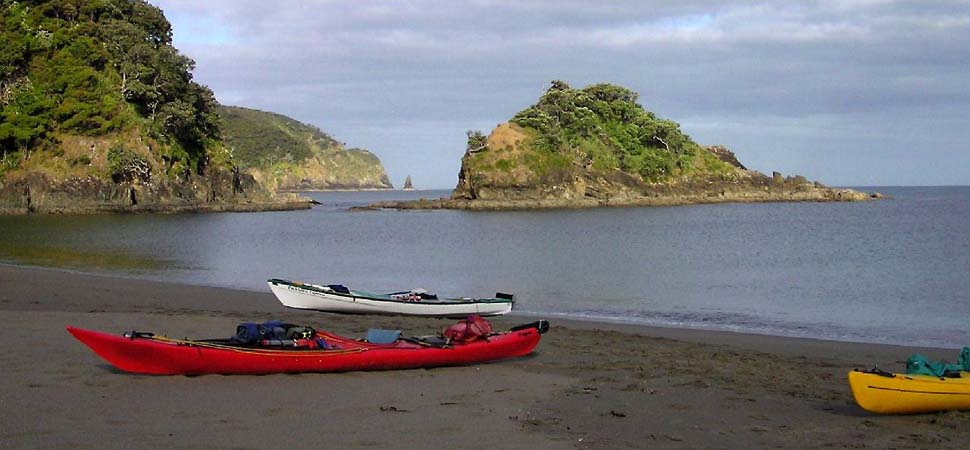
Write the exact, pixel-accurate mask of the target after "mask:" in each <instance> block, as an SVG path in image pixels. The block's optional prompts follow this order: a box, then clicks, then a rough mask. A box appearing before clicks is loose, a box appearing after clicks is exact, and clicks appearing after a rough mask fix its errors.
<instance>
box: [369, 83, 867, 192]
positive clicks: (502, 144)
mask: <svg viewBox="0 0 970 450" xmlns="http://www.w3.org/2000/svg"><path fill="white" fill-rule="evenodd" d="M637 97H638V94H637V93H635V92H633V91H631V90H629V89H626V88H623V87H620V86H615V85H611V84H596V85H591V86H587V87H585V88H582V89H574V88H571V87H570V86H568V85H567V84H566V83H563V82H561V81H554V82H553V83H552V86H551V87H550V88H549V90H548V91H546V93H545V94H544V95H543V96H542V97H541V98H540V99H539V101H538V103H536V104H535V105H533V106H530V107H529V108H526V109H525V110H523V111H520V112H519V113H518V114H516V115H515V116H514V117H513V118H512V119H511V120H509V121H508V122H505V123H502V124H500V125H498V126H497V127H496V128H495V129H494V130H493V131H492V132H491V133H490V134H489V135H487V136H486V135H484V134H483V133H481V132H479V131H469V132H468V145H467V148H466V152H465V155H464V157H463V158H462V164H461V171H460V172H459V174H458V185H457V187H456V188H455V189H454V191H453V193H452V195H451V198H446V199H437V200H417V201H398V202H379V203H375V204H373V205H371V207H373V208H398V209H436V208H448V209H476V210H492V209H528V208H581V207H597V206H641V205H680V204H694V203H720V202H774V201H862V200H867V199H869V198H872V197H874V196H878V194H872V195H870V194H866V193H863V192H858V191H854V190H851V189H834V188H829V187H826V186H823V185H822V184H820V183H817V182H811V181H809V180H807V179H806V178H805V177H803V176H788V177H785V176H783V175H782V174H780V173H777V172H774V173H773V174H772V175H771V176H767V175H765V174H762V173H760V172H756V171H753V170H748V169H747V168H746V167H745V166H744V165H742V164H741V162H739V161H738V159H737V157H736V156H735V155H734V153H733V152H731V151H730V150H728V149H727V148H725V147H722V146H702V145H700V144H698V143H696V142H694V141H693V140H692V139H691V138H690V137H689V136H688V135H686V134H684V133H683V132H682V131H681V130H680V126H679V125H678V124H677V123H676V122H673V121H671V120H667V119H662V118H659V117H657V116H656V115H655V114H654V113H652V112H650V111H647V110H646V109H644V108H643V107H642V106H641V105H640V104H639V103H637Z"/></svg>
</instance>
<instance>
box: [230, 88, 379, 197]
mask: <svg viewBox="0 0 970 450" xmlns="http://www.w3.org/2000/svg"><path fill="white" fill-rule="evenodd" d="M219 113H220V115H221V116H222V119H223V126H222V130H223V136H224V138H225V141H226V144H227V145H228V146H229V148H230V149H232V152H233V157H234V160H235V161H237V162H238V164H239V167H240V169H241V170H242V171H243V172H245V173H248V174H250V175H252V176H253V177H254V178H255V180H256V181H257V182H259V183H261V184H264V185H266V186H269V187H272V188H275V189H278V190H283V191H292V190H330V189H392V188H393V187H392V186H391V183H390V180H389V179H388V177H387V173H386V172H385V170H384V166H383V165H381V161H380V159H378V158H377V156H375V155H374V154H373V153H371V152H369V151H367V150H364V149H357V148H350V149H348V148H345V147H344V145H343V144H341V143H340V142H338V141H337V140H335V139H334V138H332V137H331V136H329V135H327V134H326V133H324V132H322V131H320V130H319V129H318V128H316V127H314V126H311V125H307V124H304V123H300V122H298V121H296V120H293V119H291V118H289V117H286V116H283V115H280V114H274V113H269V112H264V111H258V110H254V109H248V108H240V107H235V106H223V107H220V108H219Z"/></svg>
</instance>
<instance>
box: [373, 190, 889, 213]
mask: <svg viewBox="0 0 970 450" xmlns="http://www.w3.org/2000/svg"><path fill="white" fill-rule="evenodd" d="M884 198H885V197H884V196H883V195H882V194H879V193H871V194H867V193H864V192H859V191H855V190H852V189H838V190H836V189H832V190H831V191H827V192H824V193H817V192H813V191H804V192H794V191H791V192H761V191H744V192H730V193H727V192H721V193H717V194H713V193H698V194H673V195H656V196H649V197H617V198H607V199H598V198H589V197H584V198H579V199H558V198H541V199H501V200H499V199H494V200H493V199H473V200H469V199H453V198H438V199H424V198H422V199H418V200H388V201H380V202H374V203H371V204H369V205H367V206H364V207H356V209H358V210H365V209H397V210H425V209H429V210H430V209H454V210H467V211H517V210H543V209H584V208H635V207H650V206H687V205H705V204H719V203H787V202H819V203H822V202H865V201H872V200H878V199H884Z"/></svg>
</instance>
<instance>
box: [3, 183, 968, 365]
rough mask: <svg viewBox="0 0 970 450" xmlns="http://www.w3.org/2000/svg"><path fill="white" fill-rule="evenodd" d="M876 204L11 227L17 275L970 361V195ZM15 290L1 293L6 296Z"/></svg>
mask: <svg viewBox="0 0 970 450" xmlns="http://www.w3.org/2000/svg"><path fill="white" fill-rule="evenodd" d="M864 190H867V191H872V190H877V191H880V192H882V193H883V194H887V195H889V196H891V197H892V198H891V199H888V200H882V201H874V202H865V203H765V204H721V205H697V206H678V207H644V208H607V209H587V210H555V211H513V212H465V211H406V212H401V211H363V212H351V211H348V210H347V209H348V208H349V207H351V206H357V205H365V204H367V203H370V202H373V201H377V200H390V199H409V198H420V197H425V198H437V197H441V196H447V195H448V192H447V191H414V192H400V191H392V192H326V193H324V192H314V193H307V194H306V195H308V196H311V197H313V198H315V199H316V200H318V201H320V202H322V203H323V205H322V206H318V207H314V208H313V209H312V210H307V211H290V212H266V213H220V214H183V215H100V216H37V217H0V261H3V262H8V263H13V264H22V265H40V266H53V267H60V268H66V269H70V270H76V271H81V272H93V273H108V274H113V275H122V276H127V277H136V278H144V279H152V280H164V281H174V282H183V283H190V284H201V285H214V286H225V287H232V288H241V289H247V290H257V291H266V292H268V288H267V287H266V284H265V280H266V279H268V278H287V279H293V280H300V281H306V282H315V283H322V284H331V283H341V284H344V285H348V286H351V287H353V288H357V289H361V290H366V291H373V292H381V291H386V292H391V291H398V290H403V289H410V288H425V289H428V290H429V291H431V292H435V293H438V294H439V295H447V296H470V297H486V296H488V297H490V296H493V295H494V294H495V292H496V291H502V292H511V293H514V294H515V296H516V300H517V303H516V310H517V311H520V312H524V313H528V314H535V315H540V316H546V317H549V318H556V317H569V318H580V319H582V318H588V319H597V320H609V321H620V322H629V323H642V324H650V325H661V326H673V327H689V328H702V329H717V330H732V331H741V332H753V333H762V334H768V335H783V336H802V337H813V338H822V339H831V340H845V341H860V342H878V343H893V344H904V345H926V346H940V347H960V346H963V345H970V187H880V188H864ZM2 288H3V287H2V286H0V289H2Z"/></svg>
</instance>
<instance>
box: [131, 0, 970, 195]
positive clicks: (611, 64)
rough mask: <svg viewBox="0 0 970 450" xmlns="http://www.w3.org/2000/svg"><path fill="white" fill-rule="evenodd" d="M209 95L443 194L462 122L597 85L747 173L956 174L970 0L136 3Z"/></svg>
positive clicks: (902, 181) (968, 98) (968, 146)
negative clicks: (154, 13) (166, 24)
mask: <svg viewBox="0 0 970 450" xmlns="http://www.w3.org/2000/svg"><path fill="white" fill-rule="evenodd" d="M149 1H150V2H151V3H152V4H154V5H156V6H159V7H160V8H162V10H163V11H164V12H165V15H166V17H168V19H169V21H170V22H171V23H172V25H173V28H174V43H175V46H176V47H177V48H178V49H179V50H180V51H181V52H182V53H184V54H186V55H187V56H189V57H190V58H192V59H193V60H195V62H196V68H195V71H194V76H195V80H196V81H198V82H200V83H202V84H205V85H207V86H209V87H210V88H211V89H212V90H213V91H214V92H215V95H216V98H217V99H218V100H219V102H220V103H223V104H227V105H236V106H245V107H249V108H256V109H261V110H266V111H273V112H278V113H281V114H285V115H287V116H290V117H292V118H294V119H297V120H299V121H301V122H306V123H310V124H312V125H315V126H317V127H319V128H320V129H322V130H323V131H325V132H327V133H329V134H331V135H332V136H334V137H335V138H336V139H337V140H339V141H341V142H344V143H346V144H347V145H348V146H350V147H363V148H367V149H369V150H371V151H372V152H373V153H375V154H376V155H377V156H378V157H380V159H381V161H382V162H383V164H384V166H385V168H386V169H387V172H388V175H389V177H390V179H391V182H392V183H393V184H394V185H395V186H396V187H401V186H402V185H403V184H404V178H405V177H406V176H408V175H411V176H412V178H413V180H414V185H415V187H416V188H418V189H451V188H453V187H454V186H455V184H456V183H457V180H458V170H459V167H460V165H461V157H462V155H463V154H464V149H465V140H466V136H465V132H466V131H467V130H482V131H484V132H486V133H487V132H489V131H491V130H492V129H493V128H494V127H495V126H496V125H498V124H500V123H502V122H504V121H507V120H508V119H510V118H511V117H512V116H513V115H514V114H515V113H516V112H518V111H520V110H522V109H524V108H526V107H528V106H530V105H532V104H534V103H535V102H536V101H537V100H538V98H539V97H540V96H541V95H542V94H543V92H545V90H546V89H547V88H548V86H549V83H550V82H551V81H552V80H562V81H565V82H567V83H568V84H570V85H571V86H573V87H583V86H586V85H589V84H594V83H601V82H608V83H615V84H619V85H622V86H625V87H627V88H630V89H632V90H634V91H636V92H638V93H639V94H640V103H641V104H642V105H643V106H644V107H645V108H646V109H648V110H650V111H653V112H655V113H656V114H657V115H658V116H660V117H664V118H667V119H671V120H674V121H675V122H678V123H680V125H681V129H682V130H683V131H685V132H686V133H687V134H689V135H690V136H691V137H692V138H693V139H694V140H695V141H697V142H698V143H701V144H704V145H711V144H720V145H725V146H727V147H728V148H730V149H731V150H733V151H734V152H735V153H736V154H737V156H738V158H739V159H740V160H741V162H742V163H743V164H745V165H746V166H747V167H748V168H751V169H754V170H758V171H761V172H764V173H766V174H769V175H770V174H771V172H772V171H779V172H781V173H783V174H785V175H791V174H801V175H805V176H806V177H808V178H809V179H811V180H817V181H820V182H822V183H825V184H827V185H831V186H903V185H970V2H968V1H965V0H939V1H932V0H927V1H891V0H833V1H788V0H776V1H744V0H729V1H722V0H673V1H668V0H657V1H637V0H630V1H598V2H589V1H581V0H558V1H556V0H550V1H529V0H518V1H500V0H476V1H447V0H443V1H408V0H398V1H329V0H300V1H284V0H276V1H274V0H206V1H198V0H149Z"/></svg>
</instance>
